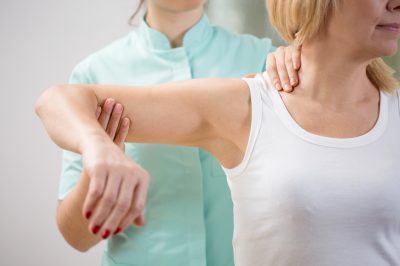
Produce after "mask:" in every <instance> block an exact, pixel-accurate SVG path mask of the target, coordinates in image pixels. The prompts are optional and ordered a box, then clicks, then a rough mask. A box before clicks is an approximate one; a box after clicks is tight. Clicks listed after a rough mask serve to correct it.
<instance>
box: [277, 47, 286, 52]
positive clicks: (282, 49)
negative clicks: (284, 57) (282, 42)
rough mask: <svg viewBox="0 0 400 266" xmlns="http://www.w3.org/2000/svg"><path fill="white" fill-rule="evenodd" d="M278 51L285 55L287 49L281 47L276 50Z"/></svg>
mask: <svg viewBox="0 0 400 266" xmlns="http://www.w3.org/2000/svg"><path fill="white" fill-rule="evenodd" d="M276 51H277V52H279V53H283V52H285V47H284V46H279V47H278V48H277V49H276Z"/></svg>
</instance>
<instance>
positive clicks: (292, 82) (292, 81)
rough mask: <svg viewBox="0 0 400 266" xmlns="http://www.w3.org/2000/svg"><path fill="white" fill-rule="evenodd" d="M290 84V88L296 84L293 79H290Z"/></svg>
mask: <svg viewBox="0 0 400 266" xmlns="http://www.w3.org/2000/svg"><path fill="white" fill-rule="evenodd" d="M290 83H291V84H292V86H293V85H295V84H296V79H294V78H292V79H290Z"/></svg>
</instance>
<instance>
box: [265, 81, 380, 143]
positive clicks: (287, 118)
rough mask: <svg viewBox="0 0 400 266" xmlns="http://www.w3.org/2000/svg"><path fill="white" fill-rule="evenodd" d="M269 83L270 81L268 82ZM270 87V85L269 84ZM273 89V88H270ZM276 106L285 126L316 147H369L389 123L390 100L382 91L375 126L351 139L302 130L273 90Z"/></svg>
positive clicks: (277, 93)
mask: <svg viewBox="0 0 400 266" xmlns="http://www.w3.org/2000/svg"><path fill="white" fill-rule="evenodd" d="M266 82H267V83H268V81H266ZM268 85H269V86H270V84H268ZM270 88H272V87H270ZM271 91H272V95H273V96H272V97H273V102H274V105H275V106H276V108H275V111H276V112H277V115H278V116H279V118H280V119H281V121H282V122H283V123H284V125H285V126H286V127H287V128H288V129H289V130H290V131H292V132H293V133H294V134H296V135H297V136H299V137H300V138H302V139H303V140H305V141H308V142H311V143H313V144H316V145H321V146H326V147H332V148H353V147H360V146H364V145H368V144H370V143H372V142H374V141H376V140H378V139H379V138H380V137H381V136H382V134H383V133H384V131H385V129H386V126H387V121H388V99H387V95H386V94H385V93H384V92H383V91H382V90H380V92H379V96H380V99H379V114H378V119H377V121H376V123H375V125H374V126H373V127H372V128H371V129H370V130H369V131H368V132H366V133H364V134H362V135H360V136H357V137H351V138H334V137H327V136H321V135H317V134H314V133H311V132H309V131H307V130H305V129H304V128H302V127H301V126H300V125H299V124H298V123H297V122H296V120H295V119H294V118H293V117H292V115H291V114H290V113H289V111H288V109H287V108H286V105H285V103H284V102H283V99H282V97H281V96H280V94H279V92H278V91H277V90H275V89H271Z"/></svg>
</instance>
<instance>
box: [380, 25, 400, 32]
mask: <svg viewBox="0 0 400 266" xmlns="http://www.w3.org/2000/svg"><path fill="white" fill-rule="evenodd" d="M377 28H378V29H382V30H387V31H391V32H400V23H386V24H379V25H378V26H377Z"/></svg>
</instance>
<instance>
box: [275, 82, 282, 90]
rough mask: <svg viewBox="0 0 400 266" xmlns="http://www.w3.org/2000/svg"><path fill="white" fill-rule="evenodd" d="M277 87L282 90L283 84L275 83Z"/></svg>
mask: <svg viewBox="0 0 400 266" xmlns="http://www.w3.org/2000/svg"><path fill="white" fill-rule="evenodd" d="M275 88H276V89H277V90H278V91H280V90H282V86H281V84H279V83H276V84H275Z"/></svg>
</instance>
